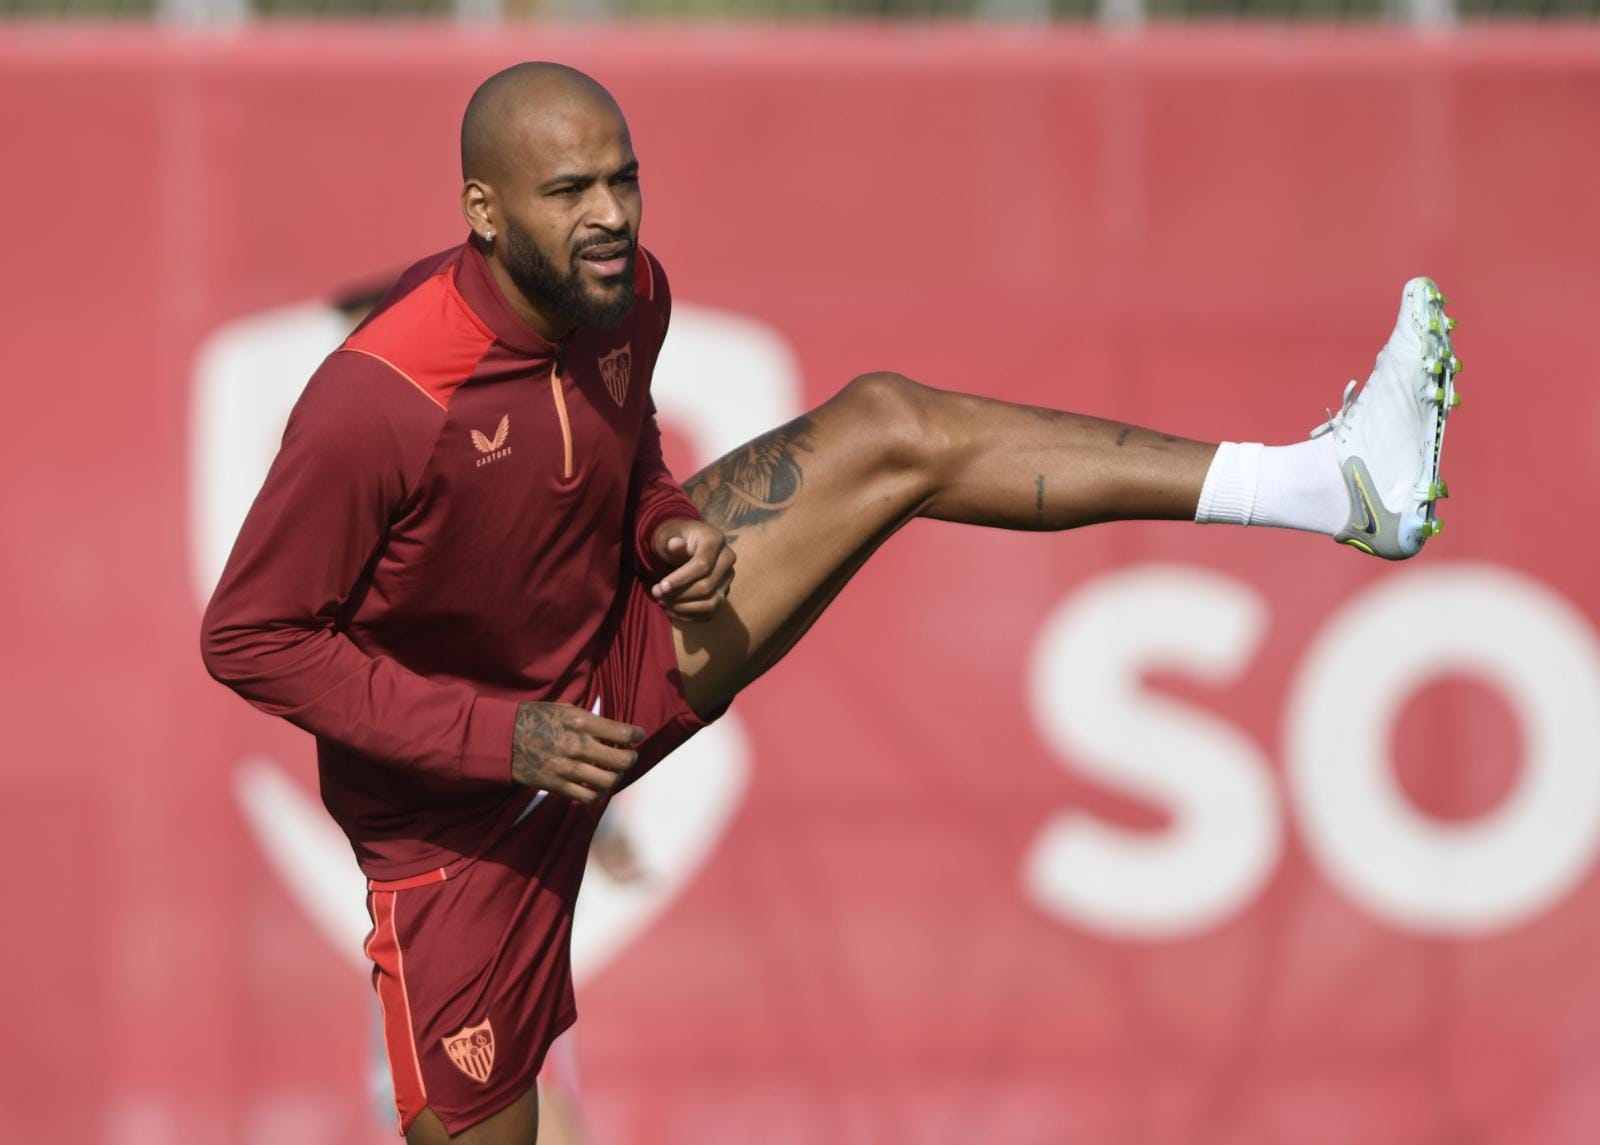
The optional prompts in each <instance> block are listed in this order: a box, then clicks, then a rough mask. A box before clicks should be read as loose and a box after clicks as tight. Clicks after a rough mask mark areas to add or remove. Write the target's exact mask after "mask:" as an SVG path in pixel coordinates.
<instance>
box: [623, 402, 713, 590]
mask: <svg viewBox="0 0 1600 1145" xmlns="http://www.w3.org/2000/svg"><path fill="white" fill-rule="evenodd" d="M633 491H634V498H635V501H634V507H633V513H634V516H633V521H634V530H633V546H634V554H635V556H636V557H637V559H638V562H639V563H638V567H639V570H640V573H641V575H642V576H644V578H645V579H646V580H649V581H656V580H660V579H661V578H662V577H664V576H666V575H667V573H669V572H671V571H672V566H671V565H668V564H665V563H663V562H662V560H661V558H660V557H658V556H656V554H655V550H654V549H653V548H652V547H651V544H650V539H651V538H652V537H654V536H655V532H656V530H657V529H659V528H660V527H661V526H662V524H663V523H665V522H667V521H671V520H675V519H677V518H680V517H688V518H690V519H691V520H695V521H698V520H702V518H701V516H700V510H699V509H696V508H695V505H694V502H693V501H691V500H689V497H688V495H687V494H686V493H684V491H683V486H681V485H679V484H678V482H677V480H676V479H674V478H673V476H672V474H671V472H669V471H668V469H667V464H666V462H665V461H663V460H662V459H661V430H660V429H659V428H658V427H657V426H656V407H655V403H654V402H651V403H650V412H649V414H648V415H647V416H646V417H645V420H644V425H643V427H642V428H641V429H640V431H639V448H638V452H636V453H635V454H634V459H633Z"/></svg>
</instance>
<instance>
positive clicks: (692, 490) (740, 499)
mask: <svg viewBox="0 0 1600 1145" xmlns="http://www.w3.org/2000/svg"><path fill="white" fill-rule="evenodd" d="M815 448H816V446H815V444H814V440H813V426H812V423H811V419H810V418H808V417H797V418H795V419H794V420H793V421H791V422H790V423H789V424H787V425H782V426H779V427H778V428H777V429H774V430H771V431H770V432H768V433H764V434H762V435H761V436H760V437H758V438H756V439H755V440H754V441H752V442H749V443H748V444H746V445H743V446H741V447H740V448H738V449H736V450H734V451H733V452H732V453H730V454H728V455H727V456H726V457H723V458H721V459H719V460H717V461H714V462H712V463H711V464H710V465H708V466H707V467H706V468H704V469H702V470H701V471H700V472H699V473H696V474H695V475H694V476H693V477H691V478H689V480H688V481H686V482H685V483H684V491H685V492H687V493H688V494H689V499H690V500H691V501H693V502H694V504H695V508H697V509H699V510H700V513H701V515H702V516H703V517H705V519H706V520H707V521H709V522H710V523H711V524H713V525H715V526H717V528H719V529H721V530H722V531H723V532H724V533H726V534H727V535H728V540H729V541H730V542H734V541H736V540H737V539H738V531H739V530H740V529H745V528H749V527H750V526H752V525H759V524H760V523H761V522H763V521H769V520H771V519H772V518H774V517H777V516H779V515H780V514H781V513H783V511H784V510H786V509H788V508H789V507H790V506H791V505H793V504H794V502H795V498H796V497H798V496H799V495H800V486H801V484H802V481H803V476H802V470H801V465H800V459H799V457H798V454H800V453H810V452H812V450H814V449H815Z"/></svg>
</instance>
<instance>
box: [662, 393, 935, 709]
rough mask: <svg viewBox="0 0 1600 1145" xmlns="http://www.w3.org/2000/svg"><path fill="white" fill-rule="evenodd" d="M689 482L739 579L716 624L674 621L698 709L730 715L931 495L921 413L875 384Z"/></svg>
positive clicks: (732, 455)
mask: <svg viewBox="0 0 1600 1145" xmlns="http://www.w3.org/2000/svg"><path fill="white" fill-rule="evenodd" d="M864 382H865V384H863V382H862V381H858V382H856V383H852V385H851V386H848V387H846V388H845V389H844V390H843V391H841V392H840V393H839V394H838V395H837V396H836V397H834V398H833V399H831V400H830V401H828V402H827V403H825V404H824V405H822V406H820V407H818V408H817V409H815V410H813V411H811V412H810V413H808V414H806V415H804V416H803V417H799V418H796V419H795V420H794V421H792V422H790V423H789V424H787V425H784V426H781V427H779V428H778V429H775V430H772V431H770V432H768V433H766V434H763V435H762V436H760V437H758V438H756V439H755V440H754V441H752V442H750V443H748V444H747V445H744V446H741V447H740V448H739V449H737V450H735V451H734V452H732V453H730V454H728V455H727V456H725V457H723V458H721V459H719V460H717V461H715V462H713V463H712V464H711V465H709V466H707V467H706V468H705V469H703V470H701V471H700V472H699V473H697V474H695V475H694V476H693V477H691V478H690V479H689V480H688V481H686V482H685V483H684V488H685V490H686V491H687V492H688V494H689V496H690V497H691V498H692V499H693V501H694V503H695V504H696V506H698V507H699V509H700V511H701V513H702V514H703V515H704V516H705V518H706V520H707V521H709V522H711V523H712V524H714V525H716V526H717V527H718V528H720V529H722V530H723V531H724V532H725V533H727V534H728V535H729V537H730V538H731V540H732V543H733V546H734V548H735V550H736V551H737V553H738V556H739V563H738V566H737V572H738V576H737V579H736V580H735V582H734V586H733V591H732V592H731V593H730V595H729V598H728V603H727V605H726V606H725V607H724V608H723V609H722V610H721V611H720V613H719V614H718V615H717V616H716V617H715V618H714V619H712V620H709V621H705V622H703V623H679V624H675V625H674V628H675V630H676V652H677V659H678V665H679V669H680V671H681V672H682V675H683V688H684V692H685V694H686V695H687V697H688V699H689V702H690V704H691V705H692V706H693V708H694V710H695V711H697V712H700V713H702V714H712V713H715V712H717V711H720V710H721V709H722V708H723V707H726V706H727V704H728V703H729V702H730V701H731V700H732V699H733V697H734V695H735V694H737V693H738V692H739V690H740V689H742V688H743V687H745V685H747V684H749V683H750V682H751V681H753V680H754V679H755V678H756V677H758V676H760V675H761V674H762V673H763V672H765V671H766V670H767V669H768V668H770V667H772V665H773V664H775V663H777V662H778V660H779V659H781V658H782V657H783V655H784V653H786V652H788V650H789V649H790V648H792V647H793V646H794V644H795V642H796V641H797V640H799V639H800V637H801V636H802V635H804V634H805V632H806V630H807V629H809V628H810V627H811V625H812V624H813V623H814V622H815V621H816V619H817V617H818V616H820V615H821V614H822V612H823V610H824V609H825V608H826V607H827V606H828V604H829V602H830V601H832V600H833V598H834V597H835V596H836V595H837V594H838V592H839V590H840V589H842V588H843V587H844V586H845V584H846V583H847V582H848V581H849V579H850V577H851V576H853V575H854V574H855V572H856V570H857V569H859V568H860V567H861V566H862V564H864V563H865V562H866V560H867V558H868V557H870V556H871V555H872V553H873V552H874V551H876V549H877V548H878V546H879V545H881V544H882V543H883V542H884V541H885V540H887V539H888V538H889V537H890V536H892V535H893V534H894V532H895V531H896V530H897V529H899V528H900V527H901V526H902V525H904V524H905V523H906V522H907V521H909V520H910V519H911V518H912V517H914V516H916V515H917V512H918V510H919V509H920V508H921V507H922V506H923V505H924V504H925V503H926V500H927V498H928V496H929V495H930V493H931V484H930V479H929V474H928V472H927V469H926V467H925V466H924V465H923V464H922V460H921V456H922V455H921V450H920V447H919V444H918V436H919V434H920V433H921V432H922V429H923V427H920V426H918V425H917V424H915V412H916V411H915V409H914V408H913V407H911V406H909V405H908V404H907V403H906V402H905V401H904V398H903V394H902V393H901V387H900V386H899V385H898V384H897V383H895V382H890V383H888V384H886V385H879V384H878V383H876V382H874V381H872V380H871V379H866V380H864Z"/></svg>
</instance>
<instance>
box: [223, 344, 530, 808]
mask: <svg viewBox="0 0 1600 1145" xmlns="http://www.w3.org/2000/svg"><path fill="white" fill-rule="evenodd" d="M441 416H442V413H441V411H440V410H439V409H438V407H437V406H436V405H435V404H434V403H432V402H431V401H430V399H429V398H428V396H427V395H426V394H424V393H422V392H421V391H419V390H417V389H415V388H414V387H413V386H408V385H407V383H406V380H405V379H404V378H400V377H396V375H395V374H394V372H393V371H392V370H391V368H390V367H389V366H388V365H386V364H384V363H382V362H379V361H378V360H376V359H374V358H371V357H368V356H366V355H363V354H356V353H338V354H335V355H333V356H332V357H331V358H329V360H328V362H327V363H325V364H324V366H323V367H322V369H321V370H319V371H318V372H317V374H316V375H315V376H314V377H313V378H312V380H311V382H310V384H309V385H308V386H307V387H306V392H305V394H304V395H303V396H302V397H301V399H300V402H299V403H298V404H297V405H296V407H295V411H294V413H293V415H292V416H291V417H290V420H289V426H288V429H287V430H286V432H285V434H284V439H283V446H282V448H281V450H280V451H279V453H278V457H277V460H276V461H275V462H274V463H273V466H272V469H271V471H270V473H269V474H268V476H267V480H266V483H265V485H263V487H262V490H261V493H260V495H259V496H258V497H257V498H256V501H255V504H254V505H253V506H252V507H251V510H250V513H249V515H248V516H247V517H246V519H245V523H244V526H243V528H242V530H241V531H240V534H239V539H238V541H237V542H236V543H235V545H234V549H233V552H232V555H231V556H230V557H229V559H228V563H227V566H226V568H225V569H224V570H223V574H222V579H221V582H220V583H219V584H218V586H217V590H216V593H215V594H214V595H213V597H212V599H211V604H210V606H209V607H208V608H207V610H206V614H205V620H204V623H203V630H202V636H201V650H202V655H203V657H204V660H205V664H206V668H207V670H208V671H210V673H211V675H212V676H213V677H215V678H216V679H217V680H218V681H220V682H221V683H223V684H226V685H227V686H228V687H230V688H232V689H233V690H234V691H236V692H237V693H239V695H241V696H243V697H244V698H245V699H246V700H248V701H249V702H250V703H252V704H254V705H255V706H256V707H258V708H260V709H261V710H262V711H265V712H268V713H271V714H273V715H278V716H283V717H284V718H285V719H287V720H289V721H290V722H291V723H294V724H296V725H297V726H299V727H302V728H304V729H306V730H307V731H310V732H312V733H313V734H315V735H317V736H320V737H325V738H327V739H329V740H332V741H334V742H336V743H338V744H340V745H342V746H344V747H347V748H349V749H351V750H353V751H356V752H359V753H361V754H362V755H365V756H369V757H372V758H375V759H378V760H382V761H384V762H386V763H389V764H392V765H394V766H396V767H401V768H409V769H414V770H416V771H419V772H426V773H431V774H433V775H435V776H439V777H443V778H447V779H452V780H454V779H478V780H497V781H502V782H505V783H510V782H511V740H512V732H513V727H514V724H515V719H516V710H517V704H516V703H515V701H512V700H507V699H503V698H497V697H491V696H484V695H480V694H478V693H477V692H476V691H475V690H474V689H472V688H470V687H467V686H465V685H462V684H454V683H444V682H438V681H433V680H429V679H426V678H424V677H422V676H420V675H418V674H417V673H415V672H412V671H410V670H408V669H406V668H404V667H402V666H401V665H400V664H399V663H397V662H396V661H395V660H393V659H392V658H390V657H387V656H381V655H380V656H370V655H368V654H367V653H366V652H364V651H362V649H361V648H359V647H357V646H356V644H355V643H354V642H353V641H352V640H351V639H350V637H349V636H348V635H347V634H346V633H345V632H344V631H342V630H341V618H343V617H344V616H346V615H347V614H348V613H347V610H349V609H352V607H353V604H354V603H356V602H352V599H351V597H352V593H353V591H354V590H355V589H356V586H357V585H358V584H359V583H360V581H361V579H362V575H363V572H364V570H366V569H367V567H368V565H369V563H370V562H372V561H373V560H375V559H376V556H377V554H378V553H379V551H380V548H381V545H382V543H383V541H384V538H385V536H386V534H387V531H388V529H389V527H390V524H391V522H392V521H393V520H394V519H395V518H396V516H397V515H398V514H399V512H400V511H401V509H402V507H403V506H404V504H405V501H406V497H407V492H408V484H409V482H410V481H411V480H414V479H415V476H416V471H417V470H418V469H420V467H421V464H422V462H423V461H425V460H426V457H427V454H428V450H429V449H430V448H431V444H432V441H433V438H434V436H436V434H437V432H438V427H439V425H440V419H441Z"/></svg>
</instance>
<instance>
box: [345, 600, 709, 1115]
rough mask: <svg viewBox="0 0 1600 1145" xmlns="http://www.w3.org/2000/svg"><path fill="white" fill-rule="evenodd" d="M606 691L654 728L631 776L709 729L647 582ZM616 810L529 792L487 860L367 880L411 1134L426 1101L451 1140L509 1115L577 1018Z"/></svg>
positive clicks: (620, 630) (603, 696)
mask: <svg viewBox="0 0 1600 1145" xmlns="http://www.w3.org/2000/svg"><path fill="white" fill-rule="evenodd" d="M596 688H597V691H598V698H599V701H600V710H601V714H603V715H605V716H607V717H610V718H612V719H618V720H623V721H626V722H628V723H633V724H637V725H639V726H640V727H642V728H643V729H644V730H645V740H644V742H643V743H642V744H641V745H640V747H639V762H638V763H637V764H636V765H635V767H634V769H633V771H632V772H631V773H630V777H629V778H630V780H631V779H634V778H637V777H638V776H639V775H641V774H643V773H644V772H645V771H646V770H648V769H649V768H650V767H652V766H654V765H655V764H656V763H658V762H659V761H660V760H661V759H662V758H663V757H664V756H666V755H667V754H668V753H669V752H671V751H672V750H673V749H674V748H676V747H677V746H678V745H679V744H681V743H683V742H684V741H685V740H687V739H688V738H689V737H690V736H692V735H693V734H694V733H695V732H697V731H698V730H700V728H701V727H703V726H704V725H705V721H703V720H701V719H700V718H699V717H698V716H696V715H695V714H694V713H693V712H692V711H690V710H689V705H688V703H687V702H686V701H685V700H684V697H683V688H682V682H681V680H680V678H679V675H678V664H677V656H676V654H675V652H674V651H673V643H672V625H671V622H670V621H669V620H668V619H667V616H666V614H665V613H664V612H662V611H661V608H660V607H659V606H658V605H656V604H655V603H654V602H653V601H652V600H651V599H650V597H649V594H648V593H647V592H646V591H645V589H644V588H643V587H642V586H640V585H639V584H638V583H637V582H634V583H633V584H632V587H631V589H630V591H629V595H628V600H627V602H626V605H625V606H624V608H623V611H622V616H621V619H620V621H619V622H618V624H617V627H616V629H615V637H614V639H613V640H612V642H611V645H610V649H609V651H608V652H607V654H606V657H605V660H604V661H603V662H602V664H601V666H600V669H599V671H598V673H597V674H596ZM603 807H604V803H603V801H602V802H600V803H596V804H593V805H590V806H587V807H585V806H583V805H581V804H577V803H573V802H571V801H570V800H567V799H563V798H561V797H559V796H554V795H544V794H543V793H540V794H538V795H530V797H529V809H528V810H527V811H525V812H524V813H523V817H522V818H521V819H519V820H517V822H516V823H515V824H513V825H512V826H511V827H510V828H509V829H507V830H506V831H505V832H504V833H503V834H502V835H501V836H500V837H499V838H497V839H495V840H494V841H493V842H492V843H491V844H490V845H489V846H488V847H487V848H486V849H485V850H484V851H483V852H482V853H481V854H479V855H477V856H475V857H473V858H471V859H465V860H462V861H460V862H458V863H455V864H453V865H451V866H449V867H445V868H442V869H440V870H437V871H431V872H429V873H427V874H425V875H418V876H416V877H414V878H409V879H398V880H395V881H393V882H381V881H377V880H373V881H370V882H369V883H368V888H369V894H368V895H367V910H368V912H369V913H370V914H371V916H372V934H371V936H370V937H369V938H368V939H367V956H368V957H369V958H371V959H372V962H373V972H372V978H373V983H374V985H376V986H377V989H378V1001H379V1002H380V1004H381V1005H382V1008H383V1028H384V1045H385V1048H386V1049H387V1051H388V1055H389V1070H390V1073H391V1074H392V1075H393V1078H394V1093H395V1105H396V1108H397V1111H398V1112H399V1115H400V1132H402V1133H404V1132H405V1131H406V1129H407V1128H408V1127H409V1126H410V1125H411V1122H412V1119H413V1118H415V1117H416V1116H417V1114H418V1113H419V1112H421V1111H422V1109H423V1108H424V1107H427V1108H431V1109H432V1110H433V1112H434V1113H435V1114H436V1115H437V1116H438V1117H439V1119H440V1120H441V1121H443V1122H444V1126H445V1128H446V1129H447V1130H449V1131H450V1133H451V1134H452V1135H454V1134H456V1133H460V1132H461V1131H462V1130H464V1129H467V1128H468V1127H470V1126H472V1125H475V1124H477V1123H478V1122H479V1121H482V1120H483V1119H484V1118H486V1117H488V1116H490V1115H491V1114H494V1113H497V1112H499V1111H500V1110H502V1109H504V1108H505V1107H506V1106H508V1105H510V1104H511V1103H512V1102H514V1101H516V1100H517V1099H518V1098H519V1097H521V1096H522V1095H523V1094H524V1093H526V1092H527V1091H528V1089H529V1088H530V1087H531V1086H532V1085H533V1084H534V1080H535V1078H536V1077H537V1076H538V1074H539V1069H540V1066H541V1065H542V1064H543V1063H544V1059H545V1054H546V1052H547V1051H548V1050H549V1048H550V1044H551V1042H553V1041H555V1039H556V1038H557V1037H558V1036H559V1035H560V1034H561V1032H562V1031H563V1030H565V1029H566V1028H567V1027H568V1026H570V1025H572V1023H573V1021H574V1020H575V1019H576V1018H577V1009H576V1007H575V1006H574V1004H573V994H572V971H571V965H570V962H569V955H568V943H569V940H570V938H571V934H572V909H573V903H574V902H575V901H576V899H577V897H578V886H579V884H580V883H581V882H582V880H583V870H584V863H585V860H586V859H587V857H588V853H589V838H590V836H591V835H592V834H593V832H594V827H595V823H596V822H598V820H599V818H600V814H601V811H602V810H603Z"/></svg>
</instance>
